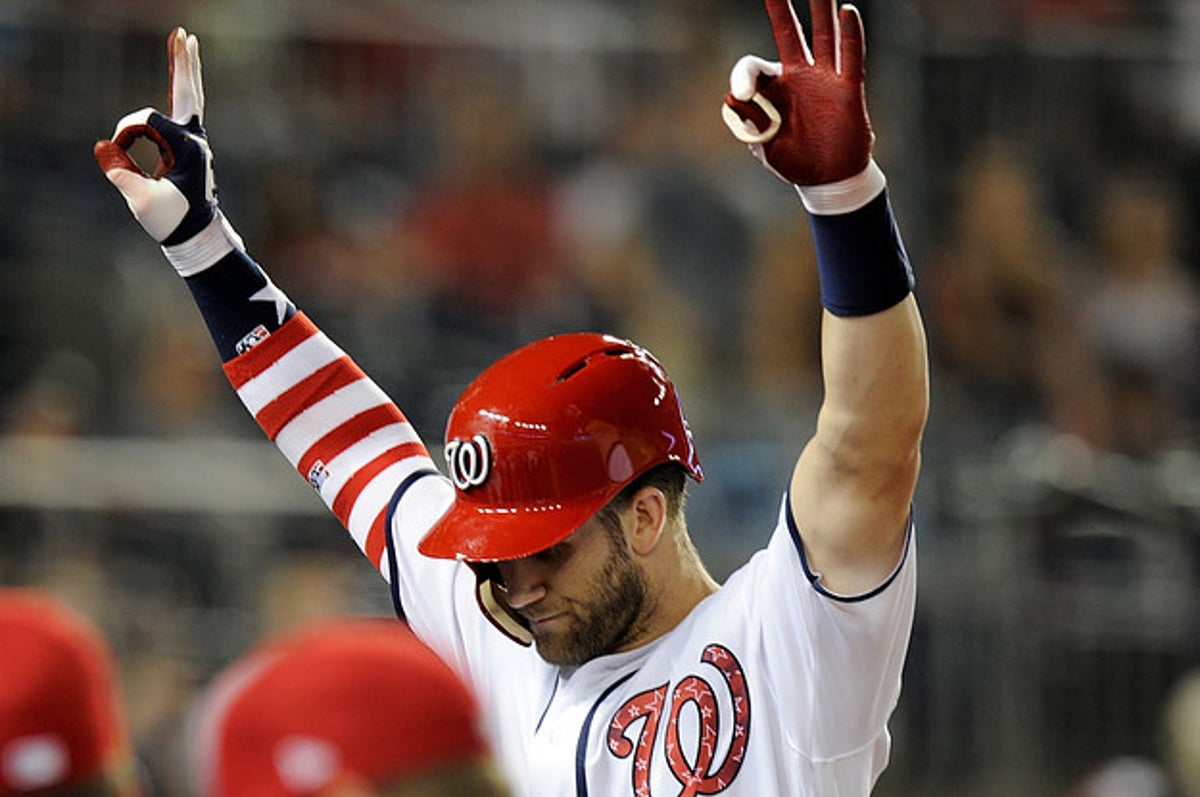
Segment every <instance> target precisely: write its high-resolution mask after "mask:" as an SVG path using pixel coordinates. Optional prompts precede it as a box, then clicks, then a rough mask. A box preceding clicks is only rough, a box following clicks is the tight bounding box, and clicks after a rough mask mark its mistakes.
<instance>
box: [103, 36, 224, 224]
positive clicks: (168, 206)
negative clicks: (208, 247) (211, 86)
mask: <svg viewBox="0 0 1200 797" xmlns="http://www.w3.org/2000/svg"><path fill="white" fill-rule="evenodd" d="M167 50H168V53H169V57H170V67H171V72H170V84H171V88H170V96H169V98H168V102H169V105H168V112H167V114H165V115H164V114H162V113H159V112H158V111H156V110H154V109H153V108H143V109H142V110H140V111H135V112H133V113H131V114H129V115H127V116H126V117H124V118H123V119H121V121H119V122H118V123H117V127H116V131H115V132H114V133H113V137H112V139H111V140H103V141H98V142H96V145H95V148H94V152H95V155H96V162H97V163H99V164H100V168H101V169H102V170H103V171H104V175H105V176H106V177H107V178H108V180H109V182H111V183H112V184H113V185H115V186H116V187H117V189H118V190H119V191H120V192H121V194H122V195H123V196H124V197H125V201H126V202H128V203H129V209H130V210H131V211H133V215H134V218H136V219H137V220H138V222H139V223H140V224H141V225H142V227H143V228H145V230H146V232H148V233H149V234H150V236H151V237H153V238H154V240H156V241H158V242H159V243H161V244H163V245H164V246H174V245H176V244H181V243H184V242H186V241H188V240H190V239H192V238H194V237H195V236H196V235H198V234H199V233H201V232H202V231H204V230H205V229H206V228H208V227H209V225H210V224H212V222H213V221H214V219H217V218H218V215H219V212H218V208H217V197H216V183H215V181H214V178H213V169H212V160H213V158H212V150H211V149H209V146H208V139H207V136H206V134H205V132H204V125H203V122H204V84H203V82H202V78H201V74H200V45H199V42H198V41H197V40H196V37H195V36H193V35H188V33H187V31H185V30H184V29H183V28H176V29H175V30H173V31H171V35H170V36H169V37H168V38H167ZM140 138H146V139H149V140H150V141H152V142H154V144H156V145H157V146H158V152H159V162H158V165H157V167H156V168H155V169H154V170H153V173H148V172H146V171H145V170H143V169H142V168H141V167H140V166H138V164H137V163H136V162H135V161H134V160H133V158H132V157H130V154H129V149H130V147H131V146H133V144H134V143H135V142H136V141H137V140H138V139H140ZM231 232H232V231H231ZM235 235H236V234H235Z"/></svg>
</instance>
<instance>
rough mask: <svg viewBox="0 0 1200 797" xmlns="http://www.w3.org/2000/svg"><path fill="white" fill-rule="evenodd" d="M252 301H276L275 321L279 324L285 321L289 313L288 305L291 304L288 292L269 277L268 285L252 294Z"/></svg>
mask: <svg viewBox="0 0 1200 797" xmlns="http://www.w3.org/2000/svg"><path fill="white" fill-rule="evenodd" d="M250 301H252V302H272V303H274V305H275V322H276V323H277V324H282V323H283V319H284V316H286V315H287V310H288V305H289V304H291V302H289V301H288V297H287V294H285V293H284V292H283V291H281V290H279V288H277V287H275V283H273V282H271V280H270V279H267V284H266V285H264V286H262V288H260V289H259V290H257V291H255V292H254V293H252V294H250Z"/></svg>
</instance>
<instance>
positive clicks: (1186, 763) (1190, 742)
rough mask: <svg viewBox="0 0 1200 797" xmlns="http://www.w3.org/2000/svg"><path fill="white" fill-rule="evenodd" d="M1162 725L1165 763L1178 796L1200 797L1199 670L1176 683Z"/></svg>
mask: <svg viewBox="0 0 1200 797" xmlns="http://www.w3.org/2000/svg"><path fill="white" fill-rule="evenodd" d="M1163 724H1164V735H1165V737H1166V752H1165V759H1166V764H1167V767H1168V769H1169V770H1170V773H1171V777H1172V779H1173V780H1174V785H1175V789H1176V790H1177V791H1178V792H1179V797H1200V671H1193V672H1191V673H1188V674H1187V675H1185V676H1184V677H1183V678H1181V679H1180V680H1179V681H1178V682H1177V683H1176V685H1175V687H1174V689H1173V690H1172V691H1171V693H1170V695H1169V696H1168V698H1167V703H1166V709H1165V711H1164V723H1163Z"/></svg>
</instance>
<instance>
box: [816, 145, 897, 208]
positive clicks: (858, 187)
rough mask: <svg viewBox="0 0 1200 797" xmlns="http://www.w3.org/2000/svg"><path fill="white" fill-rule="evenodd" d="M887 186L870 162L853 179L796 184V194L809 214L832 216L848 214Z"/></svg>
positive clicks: (873, 161)
mask: <svg viewBox="0 0 1200 797" xmlns="http://www.w3.org/2000/svg"><path fill="white" fill-rule="evenodd" d="M886 187H887V177H886V176H884V174H883V170H882V169H880V168H879V165H878V164H877V163H875V160H874V159H871V160H870V161H868V163H867V168H865V169H863V170H862V171H861V172H859V173H858V174H856V175H854V176H853V177H847V178H846V179H845V180H839V181H837V182H836V183H826V184H824V185H798V186H796V193H798V194H800V201H801V202H803V203H804V208H805V210H807V211H808V212H809V213H813V214H816V215H818V216H833V215H837V214H840V213H851V212H853V211H855V210H858V209H859V208H861V207H863V206H864V205H866V204H867V203H868V202H870V201H871V200H872V199H874V198H875V197H877V196H879V195H880V194H881V193H882V192H883V189H884V188H886Z"/></svg>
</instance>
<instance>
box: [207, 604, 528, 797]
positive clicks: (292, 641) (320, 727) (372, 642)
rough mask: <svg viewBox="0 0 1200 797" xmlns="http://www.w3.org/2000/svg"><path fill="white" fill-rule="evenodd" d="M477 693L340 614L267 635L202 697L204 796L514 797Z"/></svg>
mask: <svg viewBox="0 0 1200 797" xmlns="http://www.w3.org/2000/svg"><path fill="white" fill-rule="evenodd" d="M479 723H480V717H479V714H478V707H477V704H476V702H475V698H474V696H473V695H472V694H471V692H470V691H469V689H468V688H467V686H466V685H465V684H464V683H463V682H462V681H460V680H459V678H458V676H456V675H455V674H454V673H453V671H451V669H450V668H449V667H448V666H447V665H446V664H445V663H444V662H442V660H441V659H439V658H438V657H437V655H436V654H434V653H433V651H432V650H430V649H429V648H428V647H426V646H425V645H424V644H423V643H421V642H420V641H419V640H418V639H417V638H416V636H415V635H414V634H413V633H412V632H411V631H409V630H408V627H407V626H405V625H404V624H402V623H400V622H398V621H395V620H383V619H367V618H341V619H336V620H335V619H329V620H326V621H324V622H321V623H318V624H316V625H311V626H308V627H305V628H303V629H300V630H294V631H293V632H291V633H288V634H285V635H283V636H277V637H272V638H270V639H268V640H267V641H265V642H264V643H262V644H260V645H259V646H258V647H256V648H255V649H254V650H252V651H251V652H249V653H248V654H246V655H245V656H243V657H242V658H241V659H239V660H238V661H236V662H235V663H234V664H232V665H230V666H229V667H228V668H227V669H226V670H225V671H224V672H223V673H222V674H221V675H219V676H218V678H217V679H216V680H215V681H214V683H213V685H212V686H211V687H210V689H209V691H208V692H207V694H206V695H205V697H204V699H203V701H202V706H201V713H200V717H199V721H198V724H197V736H196V739H195V741H194V744H193V750H194V753H195V764H196V766H195V772H196V776H197V783H198V787H199V793H200V795H201V796H202V797H285V796H286V795H297V797H299V795H310V794H326V795H347V796H349V795H357V796H358V797H362V796H363V795H370V794H379V795H388V797H504V795H508V794H510V792H509V790H508V789H507V788H506V787H505V786H504V784H503V781H502V778H501V775H500V774H499V771H498V769H497V768H496V764H495V762H494V760H493V758H492V754H491V751H490V749H489V748H488V746H487V743H486V742H485V741H484V738H483V736H482V733H481V729H480V727H479Z"/></svg>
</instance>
